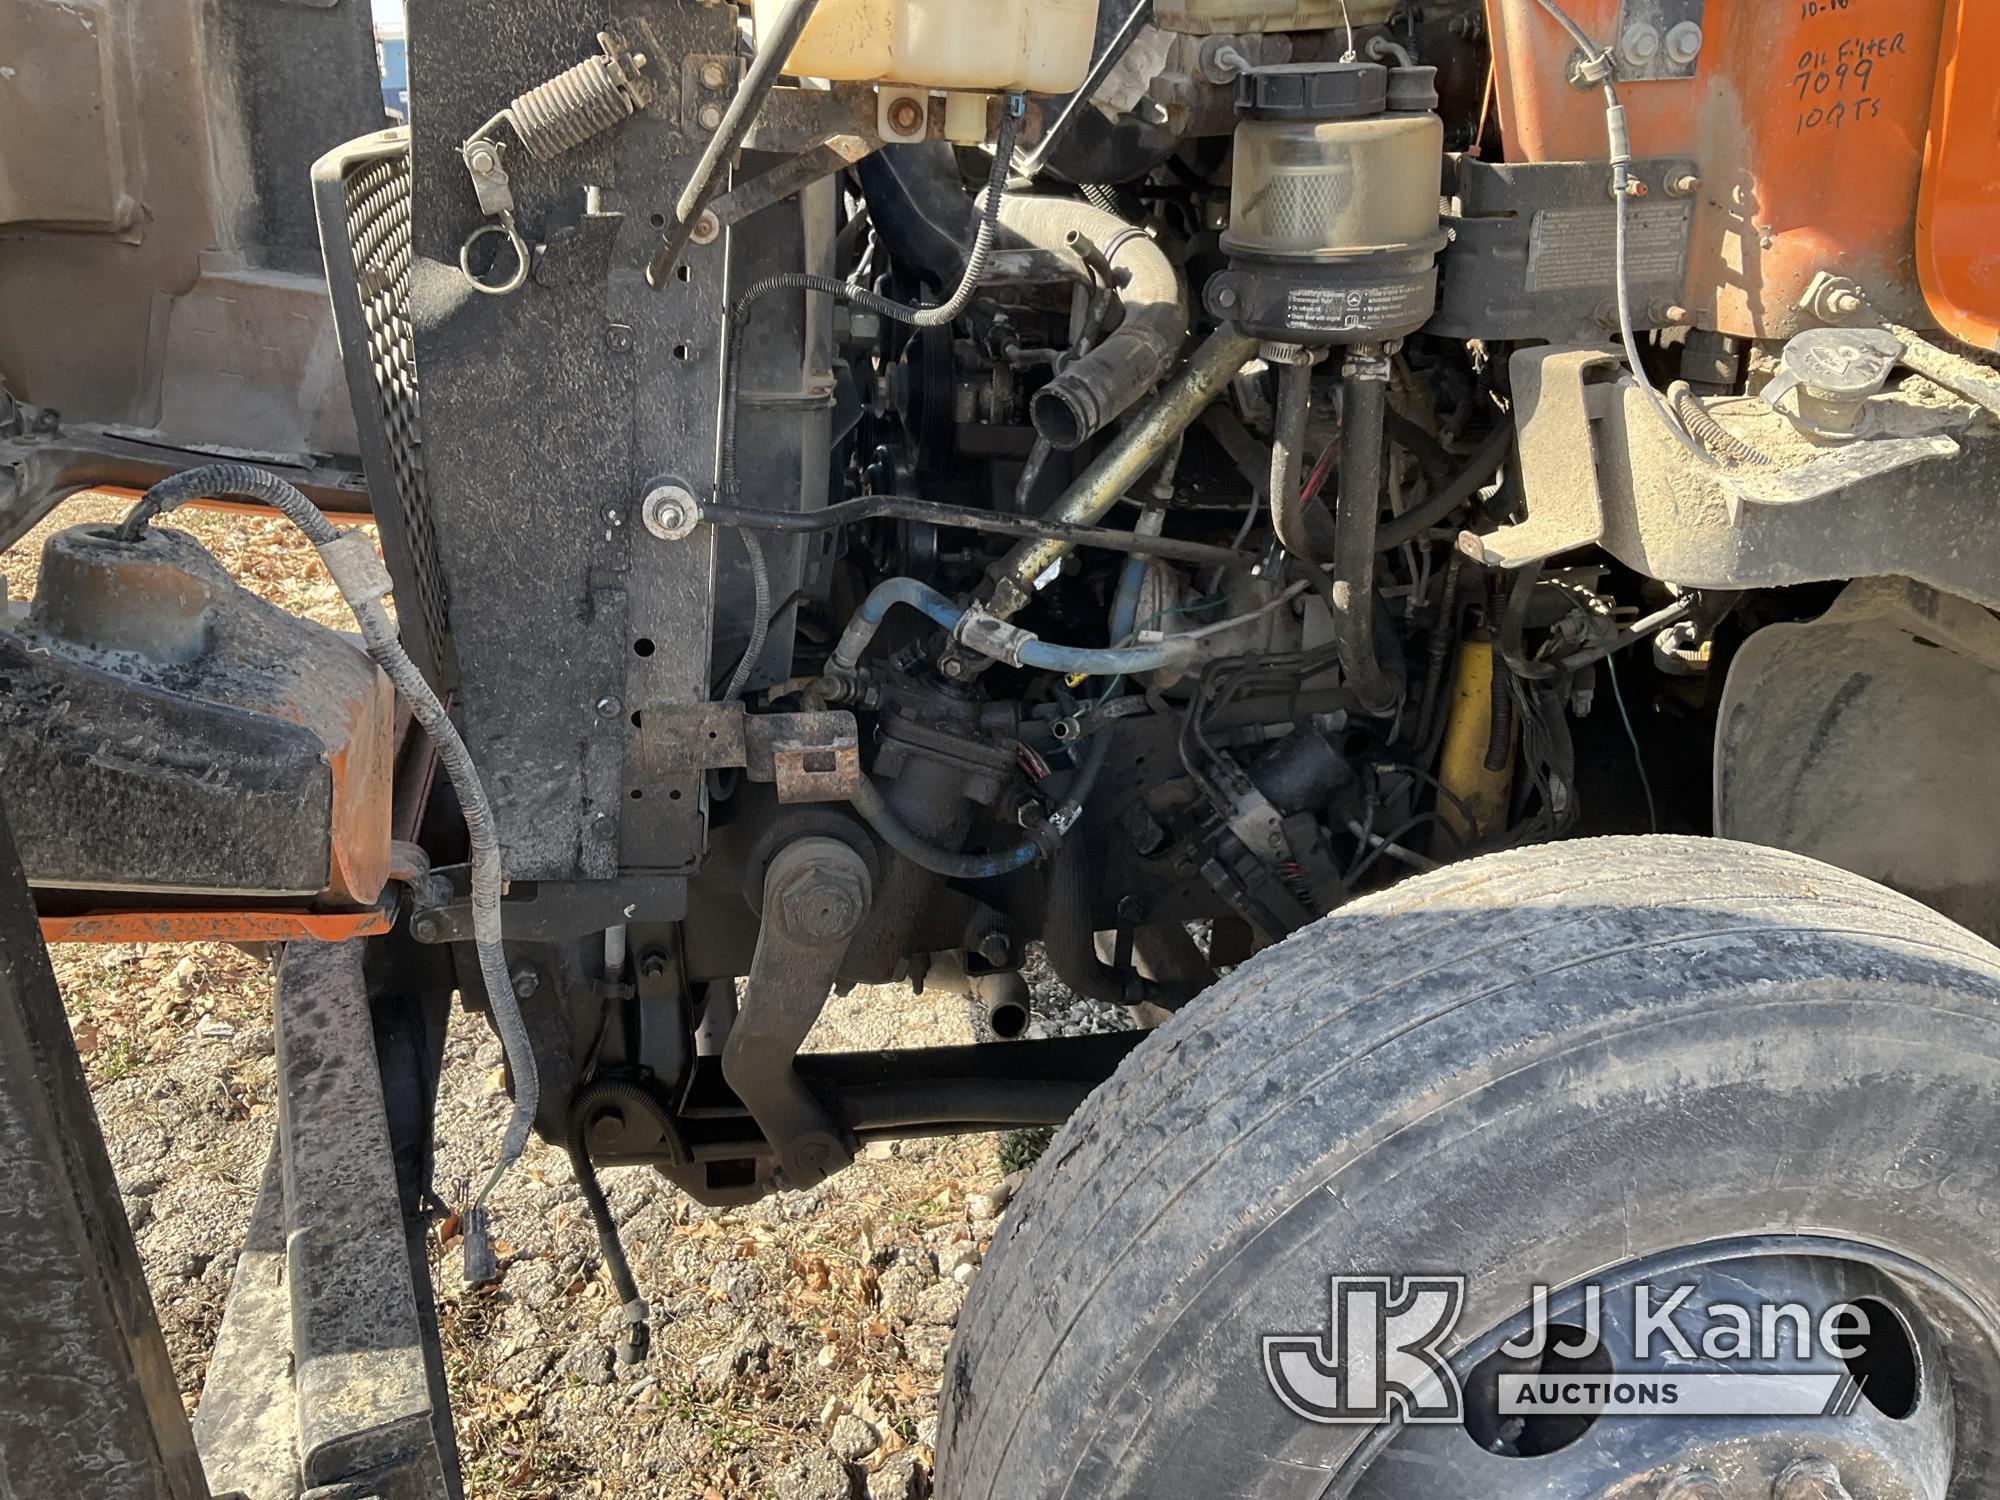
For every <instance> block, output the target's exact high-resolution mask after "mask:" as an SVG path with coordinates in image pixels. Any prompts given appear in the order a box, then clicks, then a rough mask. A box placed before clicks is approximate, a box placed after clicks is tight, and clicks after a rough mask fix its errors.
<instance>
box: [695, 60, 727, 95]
mask: <svg viewBox="0 0 2000 1500" xmlns="http://www.w3.org/2000/svg"><path fill="white" fill-rule="evenodd" d="M728 81H729V75H728V74H727V73H726V72H724V71H723V68H722V64H721V63H719V62H713V61H711V62H705V63H703V64H702V65H701V86H702V87H703V88H705V89H719V88H721V87H722V86H723V85H724V84H725V83H727V82H728Z"/></svg>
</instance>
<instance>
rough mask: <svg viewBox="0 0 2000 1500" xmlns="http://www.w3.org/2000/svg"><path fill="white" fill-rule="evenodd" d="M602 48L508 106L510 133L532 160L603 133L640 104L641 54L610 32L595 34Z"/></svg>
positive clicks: (643, 56) (643, 57)
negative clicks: (518, 138) (619, 40)
mask: <svg viewBox="0 0 2000 1500" xmlns="http://www.w3.org/2000/svg"><path fill="white" fill-rule="evenodd" d="M597 40H598V41H599V42H600V43H601V44H602V45H603V47H604V51H603V52H602V53H600V54H599V55H598V56H596V57H591V58H586V59H585V60H584V61H582V62H580V63H578V64H577V65H576V66H575V67H573V68H571V69H569V70H568V71H567V72H563V73H558V74H557V75H556V76H555V77H553V78H551V79H550V80H549V81H548V82H547V83H544V84H539V85H537V86H536V87H534V88H531V89H529V90H528V92H527V93H525V94H522V95H521V96H519V97H518V98H516V99H515V100H514V101H513V102H512V103H510V104H509V105H508V106H507V117H508V119H509V120H510V121H511V122H512V123H513V126H514V133H515V134H516V135H517V136H519V137H520V140H521V144H522V145H523V146H525V147H527V148H528V154H529V155H530V156H532V157H534V158H535V160H536V161H548V160H550V159H551V158H553V157H557V156H560V155H562V153H563V152H565V151H573V150H575V149H576V148H577V147H578V146H581V145H582V144H583V143H584V142H585V141H587V140H590V139H591V138H592V137H593V136H599V135H602V134H603V133H604V132H605V131H607V130H609V129H611V127H612V126H614V125H616V124H617V123H618V122H619V121H620V120H624V119H627V118H629V117H630V116H632V115H634V114H636V113H637V112H638V110H639V108H640V106H641V105H643V104H644V103H645V100H644V98H643V97H641V94H640V84H639V82H638V73H639V70H640V69H641V68H643V67H645V66H646V54H645V53H643V52H631V53H628V52H627V51H626V50H625V49H624V47H623V45H622V44H620V43H619V42H618V41H617V40H616V39H615V38H613V36H612V35H611V33H609V32H599V33H598V37H597Z"/></svg>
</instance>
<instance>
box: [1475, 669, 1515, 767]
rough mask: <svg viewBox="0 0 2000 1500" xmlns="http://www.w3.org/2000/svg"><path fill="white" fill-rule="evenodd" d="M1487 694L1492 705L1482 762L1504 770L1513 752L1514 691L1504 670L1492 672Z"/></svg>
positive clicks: (1487, 765)
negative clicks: (1484, 754) (1484, 757)
mask: <svg viewBox="0 0 2000 1500" xmlns="http://www.w3.org/2000/svg"><path fill="white" fill-rule="evenodd" d="M1495 655H1498V653H1497V652H1496V653H1495ZM1489 696H1490V698H1491V700H1492V707H1491V709H1490V710H1489V713H1488V717H1487V721H1486V759H1485V761H1484V762H1483V764H1484V765H1485V767H1486V769H1487V770H1489V771H1504V770H1506V769H1507V760H1508V757H1509V756H1511V755H1512V754H1513V753H1514V691H1513V687H1512V683H1511V680H1510V679H1509V678H1508V676H1507V674H1506V673H1505V672H1501V671H1497V670H1496V671H1495V672H1493V673H1492V680H1491V683H1490V684H1489Z"/></svg>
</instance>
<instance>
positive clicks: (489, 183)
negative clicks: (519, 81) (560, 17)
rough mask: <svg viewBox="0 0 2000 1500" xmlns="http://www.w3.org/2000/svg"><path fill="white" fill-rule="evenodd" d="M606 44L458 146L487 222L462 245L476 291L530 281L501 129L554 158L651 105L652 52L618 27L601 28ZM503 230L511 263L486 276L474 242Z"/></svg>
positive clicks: (538, 154) (497, 292)
mask: <svg viewBox="0 0 2000 1500" xmlns="http://www.w3.org/2000/svg"><path fill="white" fill-rule="evenodd" d="M597 45H598V46H599V47H601V48H602V49H603V50H602V51H601V52H600V53H599V54H598V55H597V56H595V57H592V58H587V59H585V60H584V61H583V62H580V63H578V64H577V65H576V66H575V67H573V68H570V69H568V70H567V71H565V72H562V73H558V74H557V75H556V76H555V77H554V78H551V79H550V80H549V81H548V82H547V83H544V84H539V85H537V86H536V87H534V88H531V89H529V90H528V92H527V93H525V94H522V95H520V96H519V97H518V98H516V99H514V100H513V101H512V102H511V103H510V104H508V106H507V107H506V108H505V109H503V110H501V111H500V113H499V114H497V115H495V116H494V117H493V118H492V119H490V120H488V121H487V122H486V123H485V124H484V125H482V126H480V127H479V129H477V130H475V131H474V132H473V133H472V134H471V135H470V136H468V137H467V138H466V142H465V144H464V145H463V146H461V147H460V148H459V155H460V156H461V157H463V158H464V161H465V170H466V171H467V173H469V174H470V176H471V178H472V189H473V191H474V192H475V193H476V194H478V196H479V206H480V208H481V209H482V210H483V211H484V212H485V213H486V214H487V215H488V222H487V223H485V224H482V225H480V226H479V227H478V228H477V229H475V230H473V231H472V233H470V234H468V235H467V236H466V237H465V242H464V243H463V244H462V245H460V246H459V248H458V268H459V270H460V271H462V272H463V273H464V274H465V279H466V281H467V282H468V283H470V284H471V286H472V288H473V290H474V291H478V292H484V293H486V294H487V295H488V296H494V297H504V296H506V295H507V294H508V293H510V292H515V291H519V290H520V289H521V287H522V286H523V285H524V284H526V282H527V279H528V270H529V250H528V245H527V242H526V241H525V240H524V239H522V238H521V232H520V230H519V229H517V228H516V227H515V224H514V189H513V185H512V183H511V182H510V181H509V179H508V176H507V168H506V160H505V158H506V145H505V142H504V141H502V140H500V139H499V138H497V137H496V136H495V135H494V132H495V131H496V130H498V129H499V127H500V126H501V125H502V124H503V123H504V124H507V125H511V126H512V127H513V129H514V136H515V138H516V139H517V140H519V141H520V143H521V147H522V149H523V150H525V151H526V152H527V153H528V154H529V155H530V156H532V157H534V159H535V160H536V161H551V160H553V159H554V158H556V157H558V156H561V155H562V154H563V153H564V152H565V151H573V150H575V149H576V148H577V147H578V146H581V145H582V144H583V143H584V142H585V141H588V140H592V139H594V138H595V137H597V136H600V135H603V134H604V133H605V132H606V131H607V130H610V129H612V128H613V127H614V126H616V125H617V124H618V123H619V122H620V121H622V120H626V119H629V118H630V117H631V116H633V115H635V114H637V113H638V112H639V111H640V110H642V109H644V108H645V107H646V105H647V104H648V103H649V102H650V101H651V99H652V89H651V88H650V87H649V86H648V84H647V82H646V80H645V77H644V76H643V74H644V69H645V66H646V54H645V53H643V52H634V51H632V50H631V48H630V47H628V46H627V45H626V43H625V38H624V37H622V36H620V35H619V34H618V33H617V32H615V31H600V32H598V33H597ZM494 237H497V238H504V239H505V240H506V242H507V246H508V249H509V251H511V255H512V269H511V270H509V271H506V272H505V273H503V274H501V275H500V277H499V279H497V280H487V279H485V278H484V277H482V276H480V275H478V274H476V273H475V272H474V271H473V269H472V254H473V247H474V246H475V245H478V244H479V243H480V241H482V240H485V239H488V238H494Z"/></svg>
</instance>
